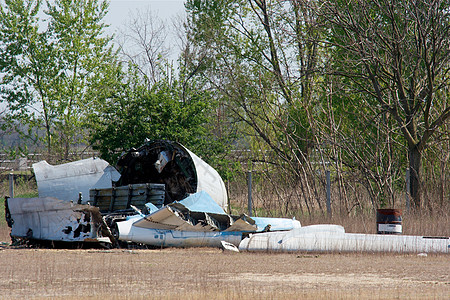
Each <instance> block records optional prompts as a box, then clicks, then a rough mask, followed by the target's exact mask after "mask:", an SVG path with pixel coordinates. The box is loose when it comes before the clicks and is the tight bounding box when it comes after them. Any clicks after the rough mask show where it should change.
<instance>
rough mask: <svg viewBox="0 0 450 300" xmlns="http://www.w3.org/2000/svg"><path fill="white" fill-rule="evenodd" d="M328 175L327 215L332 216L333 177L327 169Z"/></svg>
mask: <svg viewBox="0 0 450 300" xmlns="http://www.w3.org/2000/svg"><path fill="white" fill-rule="evenodd" d="M325 174H326V177H327V216H329V217H331V178H330V171H329V170H327V171H326V173H325Z"/></svg>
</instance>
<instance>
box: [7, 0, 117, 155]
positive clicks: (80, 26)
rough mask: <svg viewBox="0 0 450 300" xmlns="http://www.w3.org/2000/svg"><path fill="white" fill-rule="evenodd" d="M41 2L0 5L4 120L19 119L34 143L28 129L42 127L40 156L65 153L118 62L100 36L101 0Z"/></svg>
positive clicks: (21, 0) (9, 1)
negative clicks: (42, 149)
mask: <svg viewBox="0 0 450 300" xmlns="http://www.w3.org/2000/svg"><path fill="white" fill-rule="evenodd" d="M46 6H47V7H46V9H44V8H43V5H42V1H39V0H5V5H2V6H1V7H0V27H1V28H2V31H1V32H0V74H2V76H1V78H0V86H1V94H0V97H1V99H2V102H6V103H7V105H8V113H9V116H8V119H9V122H10V124H18V123H21V124H26V125H27V128H29V129H30V130H29V132H24V133H25V134H26V135H27V136H28V137H29V138H31V139H35V140H36V139H37V138H38V137H37V136H36V135H37V134H36V131H33V130H32V129H35V128H43V129H44V131H45V135H44V136H43V137H41V138H42V139H43V140H44V141H45V144H46V147H47V151H48V153H49V154H51V153H52V152H53V153H58V154H62V155H63V156H64V157H65V158H67V156H68V154H69V150H71V147H72V146H74V145H75V144H76V143H80V142H84V141H85V135H84V134H83V131H82V128H83V125H84V120H85V118H86V115H87V114H88V113H89V112H90V110H91V107H92V103H93V102H95V101H96V99H95V97H94V95H95V94H96V92H95V91H96V90H97V89H99V88H104V87H105V86H106V85H108V82H110V81H111V80H112V78H113V77H114V76H115V74H117V72H118V69H119V65H118V64H117V63H116V59H115V52H114V50H113V47H112V45H111V43H110V42H111V37H108V36H105V34H104V29H105V27H106V25H105V24H104V23H103V21H102V19H103V17H104V16H105V14H106V13H107V8H108V4H107V2H106V1H94V0H82V1H74V0H56V1H47V2H46ZM40 11H43V14H45V16H46V19H42V20H41V19H40V18H39V14H38V13H39V12H40ZM113 81H114V80H113ZM33 132H34V134H33Z"/></svg>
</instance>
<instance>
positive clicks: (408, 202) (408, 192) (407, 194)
mask: <svg viewBox="0 0 450 300" xmlns="http://www.w3.org/2000/svg"><path fill="white" fill-rule="evenodd" d="M410 175H411V174H410V170H409V168H406V212H408V213H409V209H410V205H411V204H410V201H409V195H410V194H411V190H410V186H409V184H410Z"/></svg>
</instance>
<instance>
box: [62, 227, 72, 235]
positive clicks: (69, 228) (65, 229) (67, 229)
mask: <svg viewBox="0 0 450 300" xmlns="http://www.w3.org/2000/svg"><path fill="white" fill-rule="evenodd" d="M63 232H64V233H65V234H69V233H71V232H72V226H67V227H66V228H64V229H63Z"/></svg>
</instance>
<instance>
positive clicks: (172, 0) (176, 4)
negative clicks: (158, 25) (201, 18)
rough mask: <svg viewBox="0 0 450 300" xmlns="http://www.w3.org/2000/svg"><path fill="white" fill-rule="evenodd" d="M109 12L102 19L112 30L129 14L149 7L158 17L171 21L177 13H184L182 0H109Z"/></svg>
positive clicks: (121, 23) (118, 26)
mask: <svg viewBox="0 0 450 300" xmlns="http://www.w3.org/2000/svg"><path fill="white" fill-rule="evenodd" d="M109 2H110V4H109V12H108V14H107V15H106V17H105V19H104V21H105V23H107V24H110V25H111V28H110V30H112V31H113V32H114V31H116V30H117V29H119V28H120V27H121V26H123V25H124V24H125V23H126V21H127V20H128V19H129V18H130V14H136V12H137V11H145V10H147V9H149V10H150V11H151V12H152V13H155V14H156V15H157V16H158V17H159V18H160V19H162V20H166V21H167V22H171V18H172V17H175V16H177V15H179V14H182V15H183V14H184V0H166V1H160V0H140V1H127V0H110V1H109Z"/></svg>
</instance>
